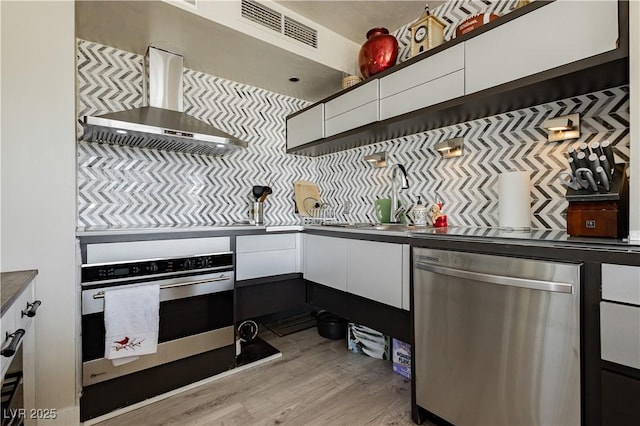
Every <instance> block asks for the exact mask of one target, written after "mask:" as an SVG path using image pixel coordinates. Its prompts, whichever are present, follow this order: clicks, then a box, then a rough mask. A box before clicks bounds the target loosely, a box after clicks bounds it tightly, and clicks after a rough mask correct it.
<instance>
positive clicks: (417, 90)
mask: <svg viewBox="0 0 640 426" xmlns="http://www.w3.org/2000/svg"><path fill="white" fill-rule="evenodd" d="M463 95H464V43H460V44H457V45H455V46H453V47H451V48H449V49H446V50H443V51H442V52H440V53H437V54H435V55H433V56H431V57H429V58H427V59H425V60H422V61H419V62H416V63H414V64H412V65H409V66H407V67H404V68H402V69H400V70H398V71H396V72H394V73H391V74H388V75H386V76H384V77H382V78H381V79H380V119H381V120H386V119H387V118H391V117H395V116H397V115H400V114H405V113H407V112H411V111H415V110H418V109H420V108H425V107H428V106H431V105H435V104H437V103H440V102H444V101H446V100H449V99H453V98H457V97H458V96H463Z"/></svg>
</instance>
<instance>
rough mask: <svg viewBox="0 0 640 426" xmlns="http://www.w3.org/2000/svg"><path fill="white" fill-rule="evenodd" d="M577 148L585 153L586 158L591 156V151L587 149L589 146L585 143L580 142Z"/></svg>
mask: <svg viewBox="0 0 640 426" xmlns="http://www.w3.org/2000/svg"><path fill="white" fill-rule="evenodd" d="M578 147H579V148H580V151H582V152H584V153H585V155H586V156H589V155H590V154H591V150H590V149H589V145H587V143H586V142H580V144H579V145H578Z"/></svg>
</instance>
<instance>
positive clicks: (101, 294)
mask: <svg viewBox="0 0 640 426" xmlns="http://www.w3.org/2000/svg"><path fill="white" fill-rule="evenodd" d="M230 279H231V277H230V276H228V275H220V276H219V277H216V278H211V279H208V280H201V281H188V282H184V283H175V284H164V285H161V286H160V290H165V289H169V288H177V287H186V286H189V285H197V284H207V283H214V282H217V281H227V280H230ZM93 298H94V299H104V291H99V292H97V293H95V294H94V295H93Z"/></svg>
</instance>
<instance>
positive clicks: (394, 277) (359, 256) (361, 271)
mask: <svg viewBox="0 0 640 426" xmlns="http://www.w3.org/2000/svg"><path fill="white" fill-rule="evenodd" d="M408 265H409V246H408V245H407V244H395V243H383V242H377V241H363V240H354V239H347V238H335V237H324V236H318V235H308V234H307V235H306V239H305V250H304V278H306V279H308V280H310V281H313V282H316V283H318V284H323V285H326V286H329V287H333V288H336V289H338V290H342V291H346V292H348V293H351V294H354V295H357V296H361V297H364V298H367V299H370V300H374V301H376V302H380V303H384V304H386V305H390V306H393V307H396V308H400V309H406V310H408V309H409V300H408V294H409V291H408V290H409V267H408ZM405 299H406V300H405Z"/></svg>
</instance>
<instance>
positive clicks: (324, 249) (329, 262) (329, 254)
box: [303, 234, 347, 291]
mask: <svg viewBox="0 0 640 426" xmlns="http://www.w3.org/2000/svg"><path fill="white" fill-rule="evenodd" d="M303 263H304V266H303V275H304V278H305V279H307V280H309V281H313V282H316V283H318V284H323V285H326V286H329V287H333V288H335V289H338V290H342V291H347V240H345V239H343V238H332V237H322V236H318V235H309V234H305V241H304V262H303Z"/></svg>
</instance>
